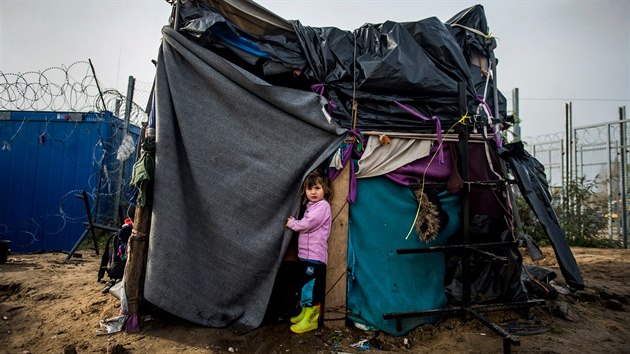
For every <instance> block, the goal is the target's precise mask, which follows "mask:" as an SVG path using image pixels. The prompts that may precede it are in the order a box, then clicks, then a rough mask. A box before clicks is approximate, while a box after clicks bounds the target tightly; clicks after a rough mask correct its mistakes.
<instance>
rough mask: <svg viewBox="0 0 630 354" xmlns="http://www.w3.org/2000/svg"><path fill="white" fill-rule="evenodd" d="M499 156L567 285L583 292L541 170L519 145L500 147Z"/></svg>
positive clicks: (580, 277) (539, 165)
mask: <svg viewBox="0 0 630 354" xmlns="http://www.w3.org/2000/svg"><path fill="white" fill-rule="evenodd" d="M499 155H500V156H501V157H502V158H503V159H505V161H507V163H508V164H509V165H510V166H511V167H512V171H514V175H515V178H516V181H517V183H518V188H519V190H520V191H521V194H522V195H523V198H525V201H527V204H529V206H530V208H531V209H532V211H533V212H534V214H535V215H536V217H537V218H538V221H540V224H541V225H542V228H543V230H545V233H546V234H547V236H548V238H549V241H550V242H551V246H552V247H553V250H554V252H555V255H556V259H557V260H558V265H559V266H560V271H561V272H562V276H563V277H564V279H565V281H566V282H567V285H568V286H569V287H571V288H573V289H577V290H582V289H584V280H583V279H582V273H581V272H580V269H579V267H578V265H577V262H576V261H575V258H574V257H573V253H572V252H571V249H570V248H569V245H568V244H567V240H566V238H565V235H564V231H562V228H561V227H560V222H559V221H558V217H557V215H556V212H555V211H554V209H553V206H552V205H551V194H550V193H549V184H548V183H547V176H546V175H545V167H544V166H543V165H542V164H541V163H540V162H539V161H538V160H536V158H534V157H533V156H531V155H530V154H529V153H528V152H527V151H525V148H524V146H523V143H521V142H517V143H512V144H509V145H506V146H504V147H503V148H500V149H499Z"/></svg>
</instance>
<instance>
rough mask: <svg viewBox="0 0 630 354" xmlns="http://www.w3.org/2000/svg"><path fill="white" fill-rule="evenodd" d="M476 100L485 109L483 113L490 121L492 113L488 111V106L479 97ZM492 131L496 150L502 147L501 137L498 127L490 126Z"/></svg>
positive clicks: (483, 99) (495, 125)
mask: <svg viewBox="0 0 630 354" xmlns="http://www.w3.org/2000/svg"><path fill="white" fill-rule="evenodd" d="M477 99H478V100H479V102H480V103H481V104H482V105H483V107H484V108H485V111H486V114H488V117H490V119H492V118H493V117H494V116H493V115H492V111H491V110H490V106H489V105H488V103H486V100H485V98H483V97H481V96H477ZM492 131H493V132H494V142H495V143H496V144H497V148H500V147H502V146H503V140H501V135H500V134H499V127H498V126H497V124H494V125H493V126H492Z"/></svg>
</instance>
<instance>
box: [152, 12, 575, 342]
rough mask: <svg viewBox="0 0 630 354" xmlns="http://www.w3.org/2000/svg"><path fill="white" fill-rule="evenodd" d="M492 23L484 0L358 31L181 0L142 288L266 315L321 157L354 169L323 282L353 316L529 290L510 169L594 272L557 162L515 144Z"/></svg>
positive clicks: (337, 204) (518, 299)
mask: <svg viewBox="0 0 630 354" xmlns="http://www.w3.org/2000/svg"><path fill="white" fill-rule="evenodd" d="M177 4H179V2H177ZM487 33H488V28H487V24H486V19H485V16H484V12H483V7H482V6H480V5H477V6H474V7H471V8H469V9H466V10H464V11H462V12H461V13H459V14H457V15H455V16H454V17H453V18H452V19H450V20H449V21H447V22H446V23H443V22H441V21H440V20H438V19H437V18H434V17H433V18H428V19H425V20H421V21H417V22H409V23H395V22H385V23H383V24H378V25H374V24H366V25H364V26H362V27H361V28H359V29H356V30H355V31H352V32H350V31H342V30H339V29H336V28H314V27H308V26H303V25H302V24H301V23H300V22H299V21H286V20H284V19H281V18H279V17H278V16H276V15H274V14H273V13H271V12H269V11H267V10H266V9H264V8H261V7H260V6H258V5H257V4H255V3H254V2H252V1H213V0H207V1H186V2H184V3H183V5H181V6H179V5H178V6H176V7H174V16H173V23H172V24H171V26H169V27H165V28H164V29H163V42H162V46H161V48H160V53H159V57H158V60H157V75H156V82H155V96H154V104H155V112H154V114H155V117H156V121H155V129H156V165H155V181H154V183H155V184H154V204H153V206H152V211H153V217H152V223H151V228H150V236H149V248H148V259H147V265H146V277H145V279H144V292H143V294H144V297H145V298H146V299H147V300H148V301H150V302H151V303H153V304H155V305H157V306H159V307H161V308H163V309H165V310H167V311H169V312H171V313H173V314H175V315H177V316H179V317H182V318H184V319H187V320H190V321H193V322H195V323H199V324H203V325H208V326H215V327H225V326H232V327H234V328H236V329H238V330H244V331H247V330H251V329H253V328H256V327H257V326H259V325H260V324H261V322H262V320H263V318H264V315H265V312H266V310H267V307H268V304H269V302H270V296H271V294H272V291H273V287H274V282H276V275H277V274H278V270H279V268H280V266H281V264H282V262H283V257H284V256H285V254H286V253H287V249H289V245H290V240H291V237H292V233H291V232H290V231H289V230H288V229H286V228H284V224H285V222H286V218H287V216H288V215H296V214H297V212H298V211H299V208H300V200H299V194H300V186H301V182H302V179H303V178H304V176H305V175H306V174H307V173H308V172H309V171H310V170H311V169H313V168H315V167H317V166H327V167H328V171H329V175H330V176H331V177H333V178H336V177H338V176H339V175H340V174H341V176H345V178H347V179H348V180H347V181H346V183H347V185H348V189H346V190H343V191H341V193H342V195H341V201H340V200H339V199H337V200H336V201H333V203H332V204H333V216H334V218H335V222H334V225H333V228H334V229H336V231H335V230H333V235H332V236H331V241H330V242H331V243H330V251H329V252H330V253H331V254H333V253H334V257H331V259H330V262H331V263H333V262H338V261H339V262H340V263H335V264H329V268H328V271H329V274H328V280H329V281H328V284H327V286H328V288H331V287H336V286H338V285H339V284H341V285H342V287H343V289H344V292H346V294H345V295H347V297H345V298H344V299H343V304H341V307H343V308H342V309H341V312H342V319H345V318H347V319H350V320H353V321H355V322H356V323H359V324H362V325H365V326H371V327H376V328H378V329H381V330H383V331H385V332H387V333H391V334H395V335H400V334H403V333H406V332H408V331H409V330H411V329H413V328H414V327H416V326H418V325H419V324H421V323H424V322H425V321H426V317H423V316H417V315H418V312H419V311H420V312H421V311H424V310H439V309H443V308H445V307H447V306H453V305H458V304H463V306H465V307H466V306H470V305H471V304H483V303H492V302H499V303H524V302H526V301H527V293H526V290H525V289H524V287H523V285H522V283H521V281H520V270H521V263H522V260H521V258H520V254H519V252H518V250H517V249H516V246H517V244H518V238H519V237H520V236H524V235H519V234H518V232H517V230H516V227H515V226H516V225H515V221H514V213H515V211H514V208H513V204H512V203H511V202H512V201H513V199H511V198H512V196H511V182H510V180H509V178H508V173H507V171H508V169H511V170H512V171H516V173H514V175H515V177H516V178H518V185H519V187H521V189H523V190H526V191H527V193H525V195H524V196H525V198H526V199H527V200H528V202H529V203H530V204H531V205H533V206H536V207H537V208H534V210H535V211H536V213H537V215H539V217H540V215H545V216H546V218H541V222H545V220H547V221H548V222H549V224H548V225H550V226H549V227H547V228H546V230H548V231H550V238H551V239H552V241H553V245H554V249H555V250H556V252H557V256H559V257H558V258H559V260H560V262H561V263H562V265H561V269H562V271H563V275H564V277H565V279H566V280H567V283H568V284H569V285H570V286H571V287H572V288H576V289H579V288H583V281H582V278H581V274H580V272H579V269H578V268H577V265H576V263H575V260H574V258H573V256H572V254H571V252H570V250H569V249H568V247H567V246H566V241H565V240H564V236H563V234H562V230H561V229H559V228H557V227H554V225H556V224H557V220H555V214H553V210H552V209H551V208H550V204H549V200H548V196H549V195H548V192H547V193H545V185H543V184H542V183H541V182H542V181H544V179H545V178H544V174H541V172H542V171H539V170H536V164H535V159H533V158H532V157H531V156H529V155H527V154H526V153H525V152H524V151H523V150H522V149H521V150H519V149H515V148H513V147H511V146H507V147H506V146H503V145H504V143H505V141H504V139H503V138H502V136H501V134H500V129H502V128H505V127H507V125H509V124H508V122H507V118H508V117H506V113H505V112H506V111H505V100H504V98H503V97H502V96H501V94H500V92H498V90H497V88H496V83H495V82H494V80H493V77H492V74H491V73H492V72H493V71H494V70H495V69H496V60H495V58H494V55H493V49H494V46H495V41H494V39H493V38H492V37H491V36H489V35H487ZM150 125H153V124H152V122H150ZM497 151H504V152H503V153H502V154H503V155H505V156H506V159H505V160H501V159H500V158H499V155H498V154H497ZM506 161H507V164H506ZM528 166H529V167H528ZM530 167H531V168H530ZM342 172H343V173H342ZM344 173H345V175H344ZM532 174H536V175H532ZM336 192H337V194H338V196H339V193H340V191H339V190H337V191H336ZM346 197H347V198H346ZM344 199H347V202H344ZM348 206H349V208H348ZM348 209H349V212H348ZM550 210H551V211H550ZM347 215H349V216H347ZM344 218H347V219H344ZM335 225H336V226H335ZM344 227H345V228H347V229H348V231H347V232H345V235H344V232H343V231H345V230H344ZM339 230H342V232H339ZM340 237H345V238H342V239H341V241H340ZM346 238H347V241H346ZM340 248H344V249H343V250H341V251H340ZM346 250H347V252H346ZM346 254H347V258H344V255H346ZM340 264H341V265H340ZM346 288H347V291H346V290H345V289H346ZM346 300H347V301H346ZM337 305H339V304H331V303H330V302H328V299H327V304H326V306H327V307H331V308H332V307H336V306H337ZM331 317H332V316H331ZM335 319H338V318H335Z"/></svg>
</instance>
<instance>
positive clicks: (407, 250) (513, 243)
mask: <svg viewBox="0 0 630 354" xmlns="http://www.w3.org/2000/svg"><path fill="white" fill-rule="evenodd" d="M517 245H518V241H506V242H489V243H476V244H474V245H450V246H435V247H427V248H397V249H396V253H397V254H416V253H434V252H444V251H447V250H464V249H471V248H477V249H480V248H495V247H504V246H517Z"/></svg>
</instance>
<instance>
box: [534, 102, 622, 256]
mask: <svg viewBox="0 0 630 354" xmlns="http://www.w3.org/2000/svg"><path fill="white" fill-rule="evenodd" d="M620 118H622V119H620V120H618V121H612V122H607V123H601V124H596V125H590V126H584V127H578V128H573V129H569V133H568V134H567V133H564V134H562V133H559V134H552V135H545V136H539V137H536V138H527V139H523V140H524V141H525V142H526V147H527V150H528V151H529V152H530V154H532V155H533V156H534V157H536V159H537V160H538V161H540V162H541V163H542V164H543V165H544V166H545V173H546V175H547V179H548V181H549V185H550V187H551V193H552V196H553V199H554V205H555V206H556V212H557V213H558V215H559V216H560V217H561V218H564V222H565V225H563V226H564V228H565V233H566V234H567V238H569V239H571V238H573V239H575V238H579V237H590V238H598V239H601V240H606V239H607V240H609V241H613V242H616V243H619V244H621V245H623V246H624V247H625V248H628V216H629V213H628V207H629V206H630V203H629V201H628V195H629V194H628V193H629V188H628V187H629V186H628V185H629V182H628V176H627V173H628V162H629V161H628V156H629V155H630V154H629V152H628V136H629V133H630V121H628V120H626V119H625V107H622V108H620ZM583 232H588V233H589V234H588V235H584V234H581V233H583Z"/></svg>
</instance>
